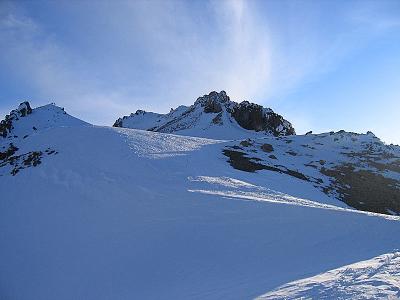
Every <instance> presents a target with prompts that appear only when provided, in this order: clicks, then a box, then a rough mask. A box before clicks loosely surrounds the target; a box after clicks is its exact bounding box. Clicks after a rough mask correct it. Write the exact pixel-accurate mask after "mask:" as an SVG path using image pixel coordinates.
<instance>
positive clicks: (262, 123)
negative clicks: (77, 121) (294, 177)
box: [114, 91, 295, 139]
mask: <svg viewBox="0 0 400 300" xmlns="http://www.w3.org/2000/svg"><path fill="white" fill-rule="evenodd" d="M114 127H125V128H134V129H143V130H149V131H155V132H164V133H177V134H181V135H188V136H198V137H207V138H217V139H238V138H246V137H249V136H265V135H273V136H282V135H292V134H295V131H294V128H293V127H292V125H291V124H290V122H288V121H287V120H285V119H284V118H283V117H282V116H280V115H278V114H276V113H274V112H273V111H272V110H271V109H269V108H264V107H262V106H260V105H257V104H254V103H249V102H247V101H244V102H242V103H236V102H233V101H231V100H230V99H229V97H228V96H227V95H226V93H225V92H224V91H221V92H220V93H217V92H211V93H210V94H208V95H204V96H203V97H200V98H198V99H197V100H196V101H195V103H194V104H193V105H191V106H190V107H187V106H179V107H178V108H176V109H174V110H173V109H171V111H170V112H169V113H168V114H157V113H152V112H145V111H143V110H138V111H136V113H132V114H131V115H129V116H125V117H123V118H119V119H118V120H117V121H115V123H114Z"/></svg>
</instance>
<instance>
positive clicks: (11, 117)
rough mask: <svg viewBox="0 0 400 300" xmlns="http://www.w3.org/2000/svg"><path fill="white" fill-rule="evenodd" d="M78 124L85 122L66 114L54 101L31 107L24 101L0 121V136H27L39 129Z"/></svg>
mask: <svg viewBox="0 0 400 300" xmlns="http://www.w3.org/2000/svg"><path fill="white" fill-rule="evenodd" d="M78 124H81V125H82V124H87V123H86V122H84V121H81V120H79V119H77V118H75V117H72V116H70V115H68V114H67V113H66V112H65V111H64V108H62V107H59V106H57V105H55V104H54V103H50V104H47V105H43V106H40V107H37V108H34V109H32V108H31V105H30V103H29V102H28V101H24V102H22V103H21V104H20V105H19V106H18V108H16V109H14V110H12V111H11V112H10V113H9V114H8V115H6V116H5V117H4V120H2V121H0V137H3V138H18V137H27V136H28V135H29V134H31V133H32V132H35V131H37V130H40V129H44V128H50V127H57V126H73V125H78Z"/></svg>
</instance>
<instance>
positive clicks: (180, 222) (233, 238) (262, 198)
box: [0, 124, 400, 300]
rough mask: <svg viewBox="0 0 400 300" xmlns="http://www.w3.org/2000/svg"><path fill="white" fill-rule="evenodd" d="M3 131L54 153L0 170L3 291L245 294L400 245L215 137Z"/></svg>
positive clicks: (28, 147) (72, 295) (393, 230)
mask: <svg viewBox="0 0 400 300" xmlns="http://www.w3.org/2000/svg"><path fill="white" fill-rule="evenodd" d="M7 142H8V140H7ZM13 142H14V143H15V145H16V146H17V147H18V148H19V150H18V152H17V154H18V153H26V152H29V151H34V150H37V149H46V148H51V149H54V150H56V151H58V154H57V155H52V156H47V157H44V158H43V160H42V163H41V164H40V165H39V166H37V167H31V168H26V169H22V170H21V171H20V172H19V173H18V174H17V175H16V176H11V175H10V174H8V173H7V174H3V176H1V177H0V195H1V198H0V242H1V247H0V298H2V299H96V300H97V299H252V298H255V297H258V296H260V295H263V294H265V293H266V292H268V291H270V290H272V289H274V288H276V287H278V286H280V285H283V284H285V283H287V282H291V281H294V280H299V279H301V278H307V277H310V276H314V275H316V274H319V273H322V272H326V271H328V270H331V269H335V268H339V267H342V266H344V265H348V264H351V263H355V262H358V261H361V260H366V259H369V258H371V257H375V256H378V255H381V254H382V253H390V252H393V251H395V249H398V248H399V244H400V243H399V238H398V237H399V232H400V222H399V221H398V218H397V217H395V216H382V215H378V214H367V213H359V212H355V211H353V210H350V209H348V208H346V207H345V206H343V205H342V207H338V205H339V202H338V201H336V200H334V199H331V198H329V197H327V196H326V195H325V194H323V193H322V192H320V191H318V190H317V189H315V188H313V187H312V186H310V185H309V184H307V183H306V182H304V181H301V180H299V179H296V178H293V177H290V176H284V175H282V174H279V173H273V172H264V171H261V172H260V173H258V174H257V173H246V172H242V171H238V170H235V169H233V168H232V167H231V166H230V165H229V164H228V163H227V162H226V160H227V158H226V157H225V156H223V154H222V149H223V148H224V147H225V146H226V145H227V142H223V141H218V140H210V139H202V138H191V137H185V136H176V135H169V134H162V133H155V132H146V131H141V130H132V129H121V128H109V127H97V126H90V125H89V126H88V125H86V124H84V126H72V127H70V126H62V127H60V126H55V127H52V128H47V129H46V130H37V131H36V132H35V134H33V135H29V137H27V138H25V139H16V140H14V141H13ZM260 174H264V175H265V176H260ZM283 190H284V191H285V193H282V192H281V191H283ZM394 268H396V266H394ZM346 284H347V283H346Z"/></svg>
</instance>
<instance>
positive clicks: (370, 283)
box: [257, 252, 400, 300]
mask: <svg viewBox="0 0 400 300" xmlns="http://www.w3.org/2000/svg"><path fill="white" fill-rule="evenodd" d="M399 265H400V253H399V252H395V253H388V254H384V255H380V256H378V257H374V258H372V259H369V260H365V261H362V262H358V263H355V264H352V265H348V266H345V267H342V268H338V269H335V270H331V271H328V272H326V273H322V274H319V275H317V276H314V277H310V278H306V279H302V280H299V281H295V282H291V283H288V284H285V285H284V286H282V287H280V288H278V289H276V290H274V291H272V292H270V293H267V294H265V295H263V296H261V297H259V298H257V299H260V300H262V299H263V300H267V299H271V300H272V299H274V300H279V299H374V298H375V299H376V298H379V299H399V298H400V270H399Z"/></svg>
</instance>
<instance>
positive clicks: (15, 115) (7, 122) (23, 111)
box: [0, 101, 32, 138]
mask: <svg viewBox="0 0 400 300" xmlns="http://www.w3.org/2000/svg"><path fill="white" fill-rule="evenodd" d="M31 113H32V108H31V106H30V105H29V102H28V101H25V102H22V103H21V104H20V105H19V106H18V108H17V109H14V110H12V111H11V112H10V114H8V115H6V116H5V118H4V120H2V121H1V122H0V136H2V137H3V138H6V137H7V136H8V135H9V134H10V133H11V131H12V129H13V122H14V121H17V120H18V119H19V118H22V117H26V116H27V115H29V114H31Z"/></svg>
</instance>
